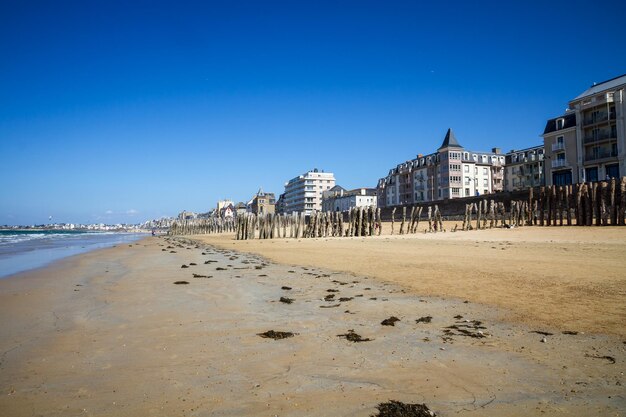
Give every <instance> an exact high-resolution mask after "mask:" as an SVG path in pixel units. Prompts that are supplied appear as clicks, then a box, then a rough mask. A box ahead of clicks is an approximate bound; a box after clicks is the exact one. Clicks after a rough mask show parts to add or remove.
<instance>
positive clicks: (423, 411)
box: [371, 400, 436, 417]
mask: <svg viewBox="0 0 626 417" xmlns="http://www.w3.org/2000/svg"><path fill="white" fill-rule="evenodd" d="M376 408H377V409H378V414H372V416H371V417H435V416H436V414H435V413H434V412H432V411H431V410H430V409H429V408H428V407H427V406H426V404H405V403H403V402H400V401H393V400H392V401H389V402H386V403H380V404H378V406H376Z"/></svg>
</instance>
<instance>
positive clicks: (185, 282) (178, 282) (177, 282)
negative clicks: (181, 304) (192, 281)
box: [174, 281, 189, 285]
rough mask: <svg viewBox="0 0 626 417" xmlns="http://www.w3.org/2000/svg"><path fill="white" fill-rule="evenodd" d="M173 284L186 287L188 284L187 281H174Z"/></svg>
mask: <svg viewBox="0 0 626 417" xmlns="http://www.w3.org/2000/svg"><path fill="white" fill-rule="evenodd" d="M174 284H176V285H187V284H189V281H174Z"/></svg>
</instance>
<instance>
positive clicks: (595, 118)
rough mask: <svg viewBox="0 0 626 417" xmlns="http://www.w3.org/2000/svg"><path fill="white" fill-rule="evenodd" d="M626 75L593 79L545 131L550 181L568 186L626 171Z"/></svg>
mask: <svg viewBox="0 0 626 417" xmlns="http://www.w3.org/2000/svg"><path fill="white" fill-rule="evenodd" d="M625 88H626V74H625V75H622V76H619V77H616V78H613V79H611V80H607V81H604V82H601V83H598V84H594V85H592V86H591V87H589V88H588V89H587V90H585V91H584V92H583V93H582V94H580V95H579V96H578V97H576V98H574V99H573V100H571V101H570V102H569V106H568V109H567V110H566V112H565V114H563V115H562V116H559V117H555V118H553V119H550V120H548V122H547V123H546V127H545V129H544V131H543V144H544V149H545V156H546V159H547V160H548V161H549V163H546V168H545V170H546V184H547V185H565V184H575V183H579V182H586V181H599V180H604V179H606V178H617V177H620V176H622V175H625V174H626V104H625V99H626V97H624V90H625Z"/></svg>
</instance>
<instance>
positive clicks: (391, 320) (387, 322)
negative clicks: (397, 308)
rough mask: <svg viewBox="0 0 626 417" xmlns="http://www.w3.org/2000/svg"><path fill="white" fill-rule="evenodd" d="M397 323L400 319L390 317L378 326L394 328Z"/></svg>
mask: <svg viewBox="0 0 626 417" xmlns="http://www.w3.org/2000/svg"><path fill="white" fill-rule="evenodd" d="M397 321H400V319H399V318H397V317H396V316H391V317H389V318H388V319H385V320H383V321H381V322H380V324H382V325H383V326H395V325H396V322H397Z"/></svg>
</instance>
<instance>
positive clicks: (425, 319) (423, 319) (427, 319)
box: [415, 316, 433, 323]
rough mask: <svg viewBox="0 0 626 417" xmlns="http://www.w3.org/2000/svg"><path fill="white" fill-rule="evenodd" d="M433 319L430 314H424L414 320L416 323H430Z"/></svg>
mask: <svg viewBox="0 0 626 417" xmlns="http://www.w3.org/2000/svg"><path fill="white" fill-rule="evenodd" d="M432 320H433V318H432V317H431V316H424V317H420V318H419V319H417V320H415V322H416V323H430V322H431V321H432Z"/></svg>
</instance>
